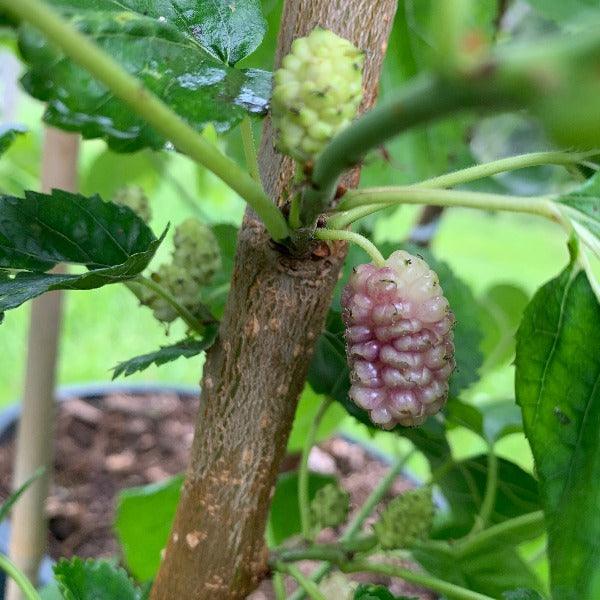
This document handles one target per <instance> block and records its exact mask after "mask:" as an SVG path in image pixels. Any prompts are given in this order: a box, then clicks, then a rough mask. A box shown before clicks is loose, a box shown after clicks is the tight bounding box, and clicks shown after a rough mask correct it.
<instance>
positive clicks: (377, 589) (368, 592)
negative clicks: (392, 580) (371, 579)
mask: <svg viewBox="0 0 600 600" xmlns="http://www.w3.org/2000/svg"><path fill="white" fill-rule="evenodd" d="M354 600H416V599H415V597H414V596H411V597H410V598H409V597H408V596H394V594H392V592H390V590H388V589H387V588H386V587H383V586H382V585H372V584H370V583H367V584H365V583H361V584H360V585H359V586H358V587H357V588H356V592H354Z"/></svg>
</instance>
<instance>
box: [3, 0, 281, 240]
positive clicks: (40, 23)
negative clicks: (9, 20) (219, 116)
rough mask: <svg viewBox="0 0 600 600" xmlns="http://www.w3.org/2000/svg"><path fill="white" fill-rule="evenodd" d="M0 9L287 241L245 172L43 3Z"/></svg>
mask: <svg viewBox="0 0 600 600" xmlns="http://www.w3.org/2000/svg"><path fill="white" fill-rule="evenodd" d="M0 7H2V8H3V9H4V10H6V11H8V12H9V13H11V14H12V15H14V16H16V17H17V18H19V19H23V20H24V21H27V22H29V23H30V24H31V25H33V26H34V27H36V28H37V29H39V30H40V31H41V32H42V33H43V34H44V36H45V37H46V38H47V39H48V40H49V41H51V42H52V43H53V44H55V45H56V46H57V47H58V48H60V49H61V50H62V51H63V52H64V53H65V54H66V55H67V56H69V57H70V58H71V59H72V60H73V61H74V62H75V63H77V64H79V65H80V66H82V67H83V68H84V69H86V70H87V71H88V72H89V73H90V74H91V75H93V76H94V77H95V78H96V79H97V80H98V81H100V82H101V83H102V84H104V85H105V86H106V87H107V88H108V89H109V90H110V91H111V92H112V93H113V94H114V95H115V96H116V97H117V98H119V99H120V100H122V101H123V102H125V103H126V104H127V105H128V106H129V107H130V108H132V109H133V110H134V111H135V113H136V114H138V115H139V116H140V117H142V118H143V119H144V120H146V121H147V122H148V123H149V124H150V125H152V127H154V129H156V131H158V132H159V133H161V134H162V135H164V136H165V137H166V138H167V139H168V140H170V141H171V142H172V143H173V144H174V145H175V147H176V148H177V149H178V150H179V151H180V152H183V153H185V154H187V155H188V156H190V157H191V158H193V159H194V160H195V161H196V162H198V163H199V164H201V165H204V166H205V167H206V168H207V169H209V170H210V171H212V172H213V173H214V174H215V175H217V176H218V177H219V178H220V179H222V180H223V181H224V182H225V183H226V184H227V185H228V186H229V187H230V188H231V189H233V190H234V191H236V192H237V193H238V194H239V195H240V196H241V197H242V198H243V199H244V200H245V201H246V202H247V203H248V204H249V205H250V206H251V207H252V208H253V209H254V211H255V212H256V214H257V215H258V216H259V217H260V218H261V219H262V221H263V223H264V224H265V226H266V228H267V229H268V230H269V233H270V234H271V236H272V237H273V239H275V240H283V239H285V238H286V237H288V228H287V224H286V222H285V219H284V218H283V215H282V214H281V212H280V211H279V209H278V208H277V207H276V206H275V204H274V203H273V202H272V201H271V199H270V198H269V197H268V196H267V195H266V194H265V192H264V190H263V189H262V187H261V186H260V185H259V184H258V183H257V182H256V181H255V180H254V179H252V177H251V176H250V175H249V174H248V173H247V172H246V171H245V170H244V169H242V168H241V167H240V166H239V165H237V164H236V163H235V162H234V161H233V160H231V159H230V158H229V157H227V156H225V155H224V154H223V153H221V152H219V150H218V149H217V148H215V147H214V146H213V145H212V144H211V143H210V142H208V141H207V140H205V139H204V138H203V137H202V136H201V135H200V134H199V133H198V132H197V131H195V130H194V129H193V128H192V127H190V126H189V125H188V124H187V123H186V122H185V121H184V120H183V119H182V118H181V117H180V116H179V115H177V114H176V113H175V112H174V111H173V110H171V109H170V108H169V107H168V106H167V105H166V104H165V103H164V102H163V101H162V100H160V98H158V97H157V96H155V95H154V94H153V93H151V92H150V91H149V90H148V89H147V88H145V87H144V85H143V84H142V82H141V81H140V80H138V79H137V78H136V77H134V76H133V75H131V74H129V73H128V72H127V71H125V70H124V69H123V68H122V67H121V65H119V64H118V63H117V62H116V61H115V60H114V59H113V58H112V57H111V56H109V55H108V54H107V53H106V52H104V51H103V50H102V49H100V48H99V47H98V46H97V45H96V44H94V43H93V42H91V41H90V40H89V39H88V38H87V37H86V36H84V35H83V34H81V33H80V32H78V31H77V30H75V29H74V28H73V27H71V26H70V25H69V24H68V23H66V22H65V21H63V19H61V18H60V16H59V15H57V14H56V12H55V11H54V10H52V9H50V8H49V7H48V6H46V5H45V4H44V2H42V1H41V0H19V2H13V1H12V0H0Z"/></svg>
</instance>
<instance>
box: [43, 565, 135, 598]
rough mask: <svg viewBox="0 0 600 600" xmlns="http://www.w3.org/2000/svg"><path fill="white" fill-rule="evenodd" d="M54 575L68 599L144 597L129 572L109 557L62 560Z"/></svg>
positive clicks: (55, 568)
mask: <svg viewBox="0 0 600 600" xmlns="http://www.w3.org/2000/svg"><path fill="white" fill-rule="evenodd" d="M54 576H55V578H56V581H57V582H58V585H59V587H60V590H61V592H62V594H63V597H64V599H65V600H116V598H118V599H119V600H140V597H141V592H140V590H139V589H138V588H137V587H136V586H135V585H134V583H133V581H131V579H129V577H128V576H127V573H126V572H125V571H124V570H123V569H121V568H119V567H117V566H115V565H114V564H113V563H111V562H109V561H107V560H82V559H80V558H72V559H71V560H66V559H62V560H60V561H59V562H58V564H57V565H56V566H55V567H54Z"/></svg>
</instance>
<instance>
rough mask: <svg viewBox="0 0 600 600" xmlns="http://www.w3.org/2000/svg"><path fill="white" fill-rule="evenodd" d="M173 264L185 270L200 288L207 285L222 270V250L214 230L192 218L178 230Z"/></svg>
mask: <svg viewBox="0 0 600 600" xmlns="http://www.w3.org/2000/svg"><path fill="white" fill-rule="evenodd" d="M173 243H174V246H175V247H174V250H173V264H174V265H176V266H177V267H180V268H182V269H185V270H186V271H187V273H188V274H189V277H190V278H191V279H192V280H193V281H194V282H195V283H196V284H197V285H199V286H202V285H206V284H208V283H209V282H210V280H211V279H212V278H213V276H214V275H215V273H216V272H217V271H218V270H219V269H220V268H221V250H220V248H219V242H218V241H217V238H216V237H215V234H214V233H213V232H212V229H211V228H210V227H208V225H205V224H204V223H202V221H199V220H198V219H195V218H194V217H190V218H188V219H186V220H185V221H183V222H182V223H181V224H180V225H179V226H178V227H177V228H176V229H175V236H174V238H173Z"/></svg>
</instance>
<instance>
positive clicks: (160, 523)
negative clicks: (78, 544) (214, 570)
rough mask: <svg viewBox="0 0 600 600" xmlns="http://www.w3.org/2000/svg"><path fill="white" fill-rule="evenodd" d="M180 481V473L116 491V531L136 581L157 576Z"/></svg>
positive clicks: (177, 497) (177, 500)
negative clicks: (163, 479) (117, 495)
mask: <svg viewBox="0 0 600 600" xmlns="http://www.w3.org/2000/svg"><path fill="white" fill-rule="evenodd" d="M182 484H183V475H176V476H175V477H171V478H170V479H166V480H165V481H161V482H159V483H154V484H151V485H145V486H140V487H134V488H129V489H127V490H123V491H122V492H121V493H120V494H119V498H118V500H117V509H116V517H115V525H114V526H115V531H116V533H117V536H118V538H119V542H120V543H121V547H122V549H123V554H124V556H125V562H126V563H127V567H128V568H129V570H130V571H131V573H133V575H134V576H135V577H136V579H138V580H139V581H148V580H150V579H152V578H153V577H154V576H155V575H156V571H157V570H158V566H159V565H160V552H161V550H162V549H163V548H164V547H165V545H166V543H167V538H168V536H169V531H170V530H171V524H172V522H173V518H174V517H175V509H176V508H177V503H178V502H179V494H180V490H181V486H182Z"/></svg>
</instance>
